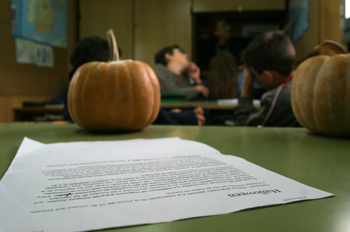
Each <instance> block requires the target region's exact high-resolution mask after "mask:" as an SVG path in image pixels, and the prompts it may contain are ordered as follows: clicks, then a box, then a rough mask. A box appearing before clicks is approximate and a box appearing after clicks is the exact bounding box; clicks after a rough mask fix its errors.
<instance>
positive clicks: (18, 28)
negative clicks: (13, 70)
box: [11, 0, 68, 49]
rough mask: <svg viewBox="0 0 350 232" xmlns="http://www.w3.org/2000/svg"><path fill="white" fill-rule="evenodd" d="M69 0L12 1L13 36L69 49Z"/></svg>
mask: <svg viewBox="0 0 350 232" xmlns="http://www.w3.org/2000/svg"><path fill="white" fill-rule="evenodd" d="M67 4H68V2H67V0H11V34H12V35H13V36H15V37H20V38H24V39H28V40H32V41H36V42H40V43H44V44H48V45H51V46H54V47H58V48H63V49H66V48H67V34H68V32H67V28H68V27H67V8H68V6H67Z"/></svg>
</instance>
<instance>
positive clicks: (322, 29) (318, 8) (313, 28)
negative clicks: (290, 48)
mask: <svg viewBox="0 0 350 232" xmlns="http://www.w3.org/2000/svg"><path fill="white" fill-rule="evenodd" d="M342 3H343V1H342V0H334V1H328V0H309V24H310V27H309V29H308V30H307V31H306V33H305V34H304V36H303V38H302V39H300V40H299V41H298V42H297V43H296V44H295V48H296V51H297V61H299V62H300V61H302V60H304V59H305V58H306V57H308V56H310V55H313V54H317V52H316V50H315V47H316V46H317V45H318V44H320V43H322V42H323V41H324V40H326V39H330V40H334V41H336V42H338V43H341V39H342V35H343V31H342V29H341V25H340V5H341V4H342ZM344 47H346V46H345V45H344ZM318 53H319V54H325V55H334V54H335V53H334V52H333V51H331V50H327V49H322V50H320V51H318Z"/></svg>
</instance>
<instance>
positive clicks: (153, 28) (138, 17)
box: [134, 0, 192, 66]
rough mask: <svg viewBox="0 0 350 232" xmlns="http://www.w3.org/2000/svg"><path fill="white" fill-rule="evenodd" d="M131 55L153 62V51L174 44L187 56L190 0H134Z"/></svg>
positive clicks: (189, 40) (189, 52)
mask: <svg viewBox="0 0 350 232" xmlns="http://www.w3.org/2000/svg"><path fill="white" fill-rule="evenodd" d="M134 30H135V43H134V49H135V51H134V58H135V59H136V60H141V61H144V62H146V63H148V64H149V65H151V66H153V65H154V54H155V53H156V52H157V51H158V50H159V49H161V48H163V47H165V46H168V45H173V44H178V45H179V46H181V47H182V48H184V49H185V51H186V53H188V54H189V56H190V57H191V50H192V49H191V48H192V47H191V40H192V37H191V35H192V26H191V0H166V1H165V0H152V1H148V0H135V29H134Z"/></svg>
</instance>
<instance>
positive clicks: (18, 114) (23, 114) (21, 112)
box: [13, 106, 63, 122]
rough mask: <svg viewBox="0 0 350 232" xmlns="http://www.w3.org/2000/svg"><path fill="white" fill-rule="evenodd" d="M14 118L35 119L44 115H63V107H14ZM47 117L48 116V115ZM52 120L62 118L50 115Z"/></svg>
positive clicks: (20, 119)
mask: <svg viewBox="0 0 350 232" xmlns="http://www.w3.org/2000/svg"><path fill="white" fill-rule="evenodd" d="M13 113H14V119H15V121H16V122H18V121H37V120H38V119H39V117H40V118H43V120H44V118H45V115H54V116H63V107H62V106H58V107H44V106H43V107H21V108H14V109H13ZM48 118H49V117H48ZM52 119H53V120H51V121H55V120H62V118H59V117H56V118H55V117H52Z"/></svg>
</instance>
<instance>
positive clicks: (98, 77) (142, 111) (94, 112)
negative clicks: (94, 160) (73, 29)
mask: <svg viewBox="0 0 350 232" xmlns="http://www.w3.org/2000/svg"><path fill="white" fill-rule="evenodd" d="M159 108H160V86H159V81H158V78H157V76H156V74H155V73H154V71H153V69H152V68H151V67H150V66H149V65H147V64H146V63H144V62H141V61H132V60H126V61H112V62H90V63H86V64H84V65H82V66H81V67H79V68H78V70H77V71H76V72H75V73H74V75H73V78H72V80H71V82H70V85H69V91H68V110H69V113H70V115H71V117H72V119H73V120H74V122H76V123H77V124H78V125H79V126H81V127H83V128H85V129H87V130H90V131H102V132H111V131H136V130H141V129H143V128H145V127H147V126H148V125H150V124H151V123H152V122H153V121H154V120H155V119H156V117H157V115H158V112H159Z"/></svg>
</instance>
